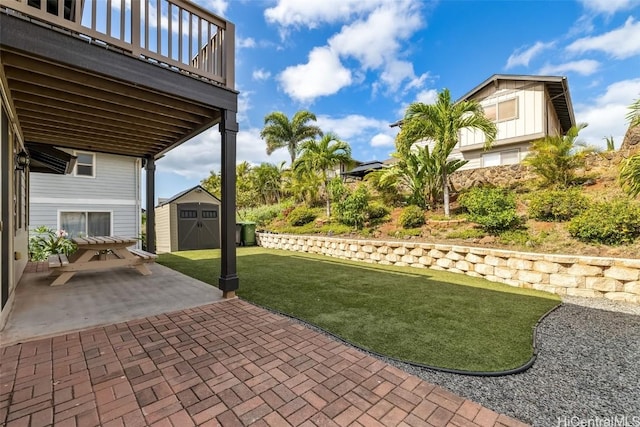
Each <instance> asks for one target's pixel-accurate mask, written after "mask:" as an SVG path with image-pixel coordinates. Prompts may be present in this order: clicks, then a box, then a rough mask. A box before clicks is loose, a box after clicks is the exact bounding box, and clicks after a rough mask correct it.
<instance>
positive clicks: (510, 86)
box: [460, 81, 546, 148]
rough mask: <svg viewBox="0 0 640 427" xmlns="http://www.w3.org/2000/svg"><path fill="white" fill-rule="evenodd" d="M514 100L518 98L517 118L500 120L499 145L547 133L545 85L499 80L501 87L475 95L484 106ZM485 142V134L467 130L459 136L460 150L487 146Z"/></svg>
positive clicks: (498, 123)
mask: <svg viewBox="0 0 640 427" xmlns="http://www.w3.org/2000/svg"><path fill="white" fill-rule="evenodd" d="M514 98H515V99H517V118H515V119H512V120H505V121H500V120H499V119H498V122H497V123H496V126H497V128H498V134H497V136H496V142H499V141H500V140H503V139H511V138H518V137H523V136H526V135H533V134H538V133H541V132H544V131H545V122H546V120H545V119H546V118H545V116H544V106H545V98H546V93H545V90H544V84H542V83H535V84H532V83H531V82H516V81H500V84H499V86H498V88H494V87H493V86H489V87H487V88H485V89H483V90H482V91H480V92H479V93H478V94H477V95H476V96H474V99H476V100H478V101H479V102H480V104H481V105H482V106H483V107H486V106H487V105H493V104H497V103H499V102H503V101H508V100H511V99H514ZM484 141H485V138H484V134H483V133H482V132H478V131H473V130H466V129H464V130H462V132H461V135H460V147H461V148H464V147H466V146H470V145H476V144H484Z"/></svg>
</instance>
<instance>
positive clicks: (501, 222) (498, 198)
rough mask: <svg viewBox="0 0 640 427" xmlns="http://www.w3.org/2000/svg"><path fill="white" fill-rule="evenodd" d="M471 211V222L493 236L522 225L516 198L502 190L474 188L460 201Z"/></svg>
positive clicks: (511, 193)
mask: <svg viewBox="0 0 640 427" xmlns="http://www.w3.org/2000/svg"><path fill="white" fill-rule="evenodd" d="M459 202H460V205H461V206H463V207H464V208H466V209H467V211H469V220H470V221H473V222H475V223H477V224H479V225H480V227H481V228H482V229H483V230H485V231H487V232H489V233H493V234H499V233H500V232H501V231H505V230H509V229H511V228H514V227H517V226H518V225H519V224H520V218H519V217H518V215H517V213H516V196H515V194H514V193H513V192H510V191H506V190H504V189H501V188H490V187H474V188H472V189H471V190H470V191H468V192H467V193H464V194H463V195H462V196H461V197H460V199H459Z"/></svg>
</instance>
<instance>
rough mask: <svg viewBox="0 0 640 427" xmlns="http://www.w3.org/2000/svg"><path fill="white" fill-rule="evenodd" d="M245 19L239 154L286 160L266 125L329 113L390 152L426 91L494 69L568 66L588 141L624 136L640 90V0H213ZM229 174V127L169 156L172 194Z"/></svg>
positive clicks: (167, 191)
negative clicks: (225, 148) (397, 124)
mask: <svg viewBox="0 0 640 427" xmlns="http://www.w3.org/2000/svg"><path fill="white" fill-rule="evenodd" d="M197 3H199V4H200V5H202V6H204V7H206V8H207V9H209V10H211V11H214V12H216V13H218V14H219V15H221V16H223V17H225V18H226V19H228V20H230V21H232V22H233V23H235V25H236V89H237V90H239V91H240V101H239V112H238V122H239V124H240V132H239V134H238V154H237V158H238V162H241V161H245V160H246V161H248V162H250V163H252V164H260V163H262V162H271V163H279V162H280V161H283V160H287V159H288V154H287V151H286V150H279V151H276V152H275V153H273V154H272V155H271V156H267V154H266V152H265V143H264V141H262V140H261V139H260V136H259V133H260V130H261V128H262V126H263V124H264V117H265V115H267V114H269V113H270V112H272V111H282V112H284V113H286V114H287V115H288V116H289V117H291V116H292V115H293V114H294V113H295V112H296V111H298V110H300V109H309V110H310V111H312V112H314V113H315V114H316V115H317V116H318V124H319V125H320V127H321V128H322V129H323V130H324V131H333V132H335V133H337V134H338V136H339V137H340V138H341V139H342V140H344V141H347V142H348V143H349V144H350V145H351V147H352V151H353V153H352V155H353V157H354V158H356V159H358V160H361V161H367V160H374V159H377V160H383V159H386V158H388V157H389V154H390V153H391V152H392V151H393V139H394V137H395V133H396V130H395V129H391V128H389V126H388V125H389V123H392V122H394V121H396V120H398V119H399V118H401V117H402V115H403V112H404V109H405V107H406V106H407V105H408V104H409V103H411V102H415V101H421V102H431V101H432V100H433V99H434V97H435V94H436V93H437V91H440V90H442V89H443V88H448V89H450V91H451V93H452V96H453V97H454V98H455V99H457V98H458V97H460V96H462V95H464V94H465V93H466V92H467V91H469V90H470V89H472V88H474V87H475V86H476V85H478V84H479V83H481V82H482V81H484V80H485V79H487V78H488V77H490V76H491V75H493V74H496V73H501V74H544V75H564V76H567V77H568V79H569V88H570V91H571V98H572V101H573V105H574V110H575V115H576V120H577V121H578V122H587V123H589V127H587V129H585V130H584V131H583V132H582V139H583V140H584V141H585V142H587V143H591V144H596V145H604V142H603V140H602V139H603V137H605V136H610V135H611V136H613V137H614V139H615V141H616V146H619V145H620V143H621V142H622V138H623V136H624V133H625V131H626V121H625V115H626V112H627V111H626V110H627V106H628V105H629V104H631V102H632V101H633V100H634V99H637V98H638V97H640V0H580V1H569V0H556V1H534V0H531V1H515V0H514V1H482V0H478V1H470V0H442V1H419V0H415V1H414V0H302V1H299V0H277V1H257V0H246V1H241V0H232V1H225V0H200V1H197ZM211 170H213V171H219V170H220V136H219V132H218V131H217V128H214V129H211V130H209V131H208V132H206V133H204V134H202V135H199V136H198V137H196V138H194V139H193V140H191V141H188V142H186V143H185V144H183V145H182V146H180V147H178V148H176V149H175V150H173V151H172V152H170V153H169V154H167V155H166V157H165V158H163V159H161V160H159V161H158V163H157V175H156V195H157V197H170V196H172V195H173V194H175V193H178V192H180V191H182V190H184V189H186V188H189V187H192V186H194V185H196V184H198V183H199V182H200V180H201V179H203V178H205V177H206V176H208V174H209V171H211Z"/></svg>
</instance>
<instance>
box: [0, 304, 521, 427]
mask: <svg viewBox="0 0 640 427" xmlns="http://www.w3.org/2000/svg"><path fill="white" fill-rule="evenodd" d="M0 424H1V425H5V424H6V425H7V426H30V427H38V426H49V425H55V426H56V427H64V426H79V427H84V426H98V425H100V426H105V427H110V426H128V427H129V426H130V427H135V426H175V427H178V426H179V427H183V426H193V425H198V426H220V425H221V426H247V425H252V426H298V425H300V426H379V425H384V426H457V427H466V426H471V427H473V426H476V427H477V426H524V425H525V424H523V423H521V422H519V421H516V420H514V419H512V418H508V417H506V416H504V415H499V414H497V413H495V412H493V411H490V410H488V409H486V408H483V407H481V406H480V405H478V404H476V403H473V402H470V401H468V400H465V399H463V398H461V397H458V396H456V395H454V394H452V393H450V392H449V391H447V390H444V389H442V388H440V387H437V386H434V385H432V384H429V383H427V382H424V381H422V380H420V379H419V378H417V377H414V376H411V375H409V374H407V373H405V372H403V371H401V370H399V369H396V368H394V367H392V366H389V365H387V364H385V363H383V362H381V361H379V360H377V359H375V358H372V357H370V356H368V355H365V354H364V353H362V352H359V351H357V350H354V349H352V348H350V347H347V346H345V345H343V344H341V343H339V342H336V341H335V340H332V339H331V338H329V337H327V336H325V335H322V334H320V333H317V332H315V331H312V330H310V329H308V328H305V327H304V326H302V325H300V324H298V323H295V322H292V321H290V320H289V319H286V318H284V317H282V316H278V315H275V314H273V313H270V312H268V311H266V310H263V309H261V308H258V307H255V306H253V305H251V304H249V303H247V302H244V301H241V300H237V299H236V300H230V301H224V302H219V303H216V304H211V305H207V306H203V307H198V308H194V309H188V310H183V311H179V312H176V313H169V314H163V315H160V316H154V317H149V318H146V319H142V320H136V321H131V322H126V323H120V324H115V325H110V326H107V327H102V328H94V329H90V330H86V331H83V332H79V333H72V334H67V335H60V336H57V337H54V338H49V339H42V340H37V341H31V342H26V343H22V344H16V345H12V346H6V347H1V348H0Z"/></svg>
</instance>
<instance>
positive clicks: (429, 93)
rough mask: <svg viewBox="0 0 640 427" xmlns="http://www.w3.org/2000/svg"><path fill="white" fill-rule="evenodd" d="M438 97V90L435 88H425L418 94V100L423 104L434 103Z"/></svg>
mask: <svg viewBox="0 0 640 427" xmlns="http://www.w3.org/2000/svg"><path fill="white" fill-rule="evenodd" d="M437 99H438V91H437V90H435V89H427V90H423V91H421V92H420V93H418V95H416V102H422V103H423V104H434V103H435V102H436V100H437Z"/></svg>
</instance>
